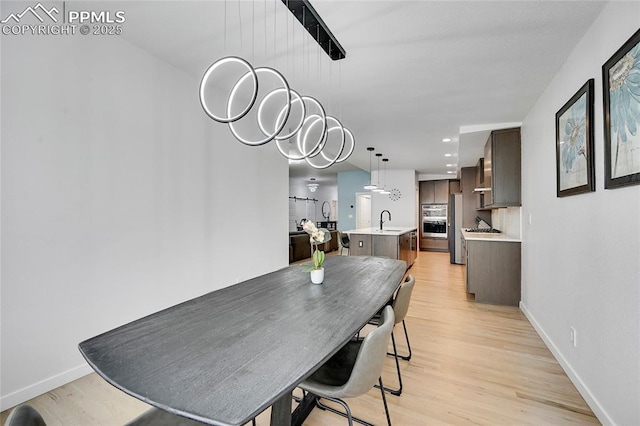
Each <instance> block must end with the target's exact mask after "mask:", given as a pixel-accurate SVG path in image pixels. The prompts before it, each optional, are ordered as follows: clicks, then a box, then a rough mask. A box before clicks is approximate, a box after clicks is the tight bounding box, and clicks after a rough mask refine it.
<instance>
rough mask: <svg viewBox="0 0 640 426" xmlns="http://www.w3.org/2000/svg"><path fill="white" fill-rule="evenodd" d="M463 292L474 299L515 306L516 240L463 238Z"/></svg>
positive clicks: (517, 289)
mask: <svg viewBox="0 0 640 426" xmlns="http://www.w3.org/2000/svg"><path fill="white" fill-rule="evenodd" d="M463 249H466V250H465V251H466V267H465V268H466V269H465V280H466V284H467V292H468V293H473V294H474V295H475V300H476V302H484V303H495V304H498V305H510V306H518V305H519V303H520V243H519V242H512V241H508V242H507V241H483V240H465V241H464V245H463Z"/></svg>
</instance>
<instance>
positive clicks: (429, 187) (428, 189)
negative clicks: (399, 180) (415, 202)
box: [420, 180, 436, 204]
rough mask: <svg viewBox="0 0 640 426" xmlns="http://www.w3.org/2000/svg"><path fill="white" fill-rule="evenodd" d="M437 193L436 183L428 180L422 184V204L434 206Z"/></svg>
mask: <svg viewBox="0 0 640 426" xmlns="http://www.w3.org/2000/svg"><path fill="white" fill-rule="evenodd" d="M435 198H436V193H435V185H434V181H432V180H427V181H422V182H420V204H433V203H434V202H435Z"/></svg>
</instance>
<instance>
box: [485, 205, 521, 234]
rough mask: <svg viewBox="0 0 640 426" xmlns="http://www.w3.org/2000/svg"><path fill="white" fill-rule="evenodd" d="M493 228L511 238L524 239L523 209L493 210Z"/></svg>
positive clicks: (506, 208)
mask: <svg viewBox="0 0 640 426" xmlns="http://www.w3.org/2000/svg"><path fill="white" fill-rule="evenodd" d="M491 226H493V227H494V228H496V229H499V230H500V231H502V232H503V233H504V234H506V235H508V236H510V237H517V238H521V237H522V207H505V208H501V209H493V210H491Z"/></svg>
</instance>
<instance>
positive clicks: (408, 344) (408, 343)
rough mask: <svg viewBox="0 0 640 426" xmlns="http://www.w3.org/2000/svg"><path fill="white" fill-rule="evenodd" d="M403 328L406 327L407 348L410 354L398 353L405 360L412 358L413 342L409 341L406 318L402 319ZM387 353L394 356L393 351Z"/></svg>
mask: <svg viewBox="0 0 640 426" xmlns="http://www.w3.org/2000/svg"><path fill="white" fill-rule="evenodd" d="M402 328H404V338H405V339H406V341H407V348H408V349H409V355H400V354H398V358H401V359H403V360H405V361H410V360H411V342H409V334H408V333H407V325H406V324H405V322H404V320H402ZM387 355H391V356H393V353H391V352H387Z"/></svg>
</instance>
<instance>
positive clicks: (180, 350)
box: [79, 256, 406, 425]
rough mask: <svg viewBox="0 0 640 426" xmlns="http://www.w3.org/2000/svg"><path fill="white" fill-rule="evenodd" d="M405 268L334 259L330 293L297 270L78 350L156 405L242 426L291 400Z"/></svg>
mask: <svg viewBox="0 0 640 426" xmlns="http://www.w3.org/2000/svg"><path fill="white" fill-rule="evenodd" d="M405 268H406V265H405V263H404V262H402V261H398V260H391V259H383V258H375V257H355V256H349V257H346V256H344V257H343V256H331V257H328V258H327V260H326V262H325V279H324V284H322V285H314V284H311V282H310V279H309V274H308V273H305V272H303V270H302V267H301V266H299V265H294V266H289V267H287V268H284V269H281V270H278V271H275V272H272V273H270V274H266V275H263V276H260V277H257V278H254V279H251V280H248V281H245V282H242V283H240V284H237V285H234V286H231V287H227V288H224V289H221V290H217V291H214V292H211V293H208V294H205V295H203V296H201V297H198V298H195V299H192V300H190V301H187V302H184V303H181V304H179V305H176V306H173V307H171V308H168V309H165V310H163V311H160V312H157V313H155V314H153V315H150V316H147V317H144V318H141V319H139V320H137V321H134V322H131V323H129V324H126V325H124V326H122V327H119V328H116V329H114V330H111V331H108V332H106V333H104V334H101V335H99V336H96V337H93V338H91V339H88V340H86V341H84V342H82V343H80V345H79V348H80V352H81V353H82V355H83V356H84V357H85V359H86V360H87V362H88V363H89V364H90V365H91V367H92V368H93V369H94V370H96V371H97V372H98V374H100V375H101V376H102V377H103V378H104V379H105V380H107V381H108V382H109V383H111V384H112V385H114V386H116V387H117V388H119V389H121V390H122V391H124V392H126V393H128V394H130V395H132V396H134V397H136V398H139V399H140V400H142V401H145V402H147V403H149V404H151V405H154V406H156V407H159V408H161V409H164V410H167V411H169V412H172V413H175V414H179V415H182V416H184V417H188V418H191V419H194V420H198V421H201V422H204V423H209V424H215V425H241V424H244V423H245V422H247V421H250V420H251V419H252V418H253V417H254V416H256V415H257V414H259V413H260V412H262V411H263V410H264V409H266V408H267V407H269V406H270V405H272V404H273V403H274V402H275V401H276V400H277V399H278V398H280V397H283V396H284V395H287V393H288V392H290V391H291V390H292V389H293V388H294V387H295V386H296V385H297V384H298V383H300V382H301V381H302V380H303V379H305V378H306V377H307V376H309V375H310V374H311V373H312V372H313V371H315V370H316V369H317V368H318V367H319V366H320V365H322V364H323V362H324V361H326V360H327V359H328V358H330V357H331V355H333V354H334V353H335V352H336V351H337V350H338V349H339V348H340V347H342V346H343V345H344V344H345V343H346V342H347V341H348V340H349V339H350V337H351V336H353V335H354V334H355V333H357V332H358V330H360V328H362V327H363V326H364V325H365V324H366V323H367V321H368V320H369V319H370V317H371V316H372V315H373V314H375V312H376V311H377V310H378V309H379V308H381V307H382V306H383V305H384V304H385V302H386V301H387V300H388V299H389V298H390V297H391V296H392V294H393V292H394V290H395V289H396V288H397V287H398V285H399V284H400V281H401V280H402V278H403V275H404V272H405Z"/></svg>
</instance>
